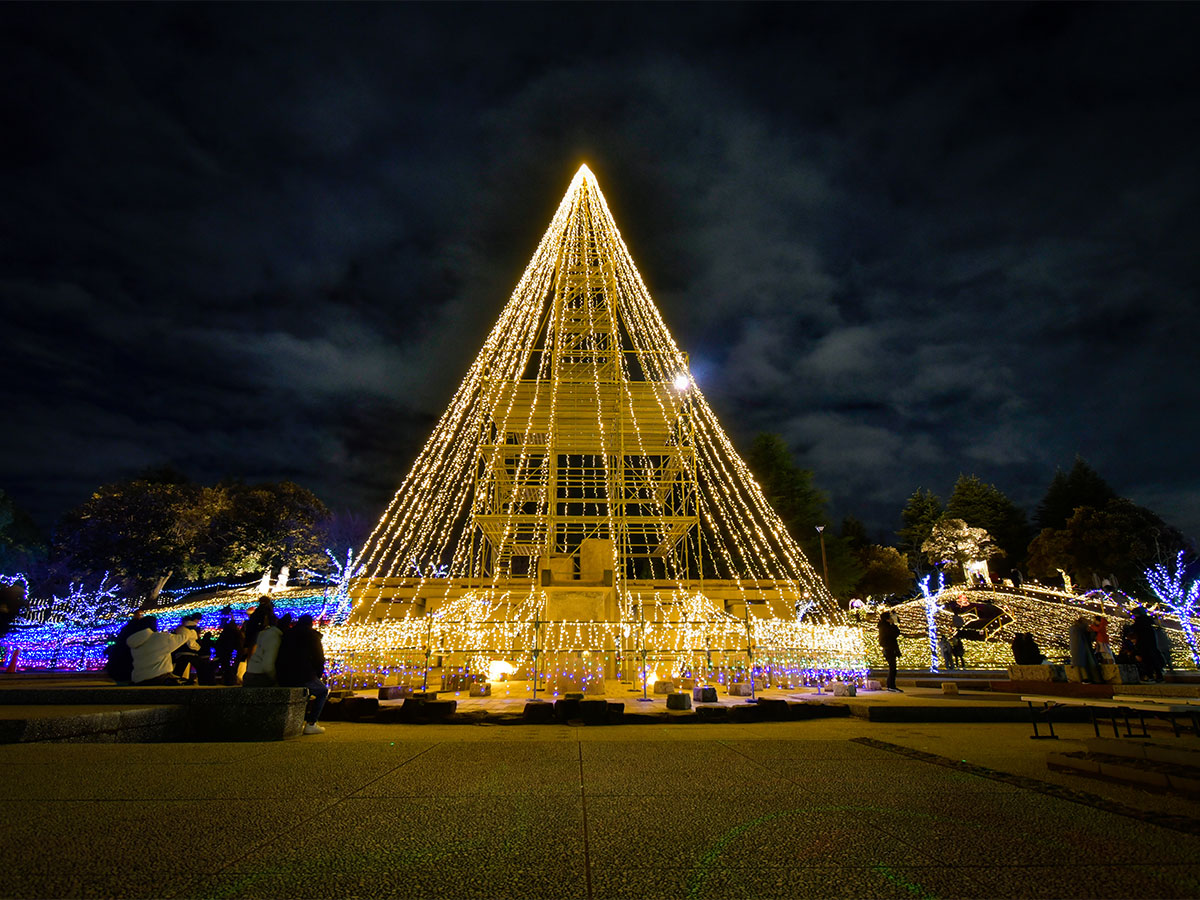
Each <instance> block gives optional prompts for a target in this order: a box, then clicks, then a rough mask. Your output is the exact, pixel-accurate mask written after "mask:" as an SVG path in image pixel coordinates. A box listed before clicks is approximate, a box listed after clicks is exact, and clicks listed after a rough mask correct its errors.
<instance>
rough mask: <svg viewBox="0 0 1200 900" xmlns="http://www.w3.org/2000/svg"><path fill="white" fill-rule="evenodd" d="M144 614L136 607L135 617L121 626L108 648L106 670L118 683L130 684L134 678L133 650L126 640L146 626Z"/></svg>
mask: <svg viewBox="0 0 1200 900" xmlns="http://www.w3.org/2000/svg"><path fill="white" fill-rule="evenodd" d="M142 615H143V613H142V611H141V610H140V609H135V610H134V611H133V618H131V619H130V620H129V621H128V622H126V623H125V624H124V625H122V626H121V630H120V631H118V632H117V635H116V637H115V638H113V642H112V646H111V647H109V648H108V662H107V663H105V665H104V671H106V672H107V673H108V676H109V678H111V679H112V680H113V681H115V682H116V683H117V684H129V682H131V681H132V680H133V651H132V650H130V649H129V644H127V643H126V641H127V640H128V638H129V636H130V635H131V634H133V633H134V632H136V631H141V630H142V629H143V628H145V627H146V623H145V622H144V621H143V620H142Z"/></svg>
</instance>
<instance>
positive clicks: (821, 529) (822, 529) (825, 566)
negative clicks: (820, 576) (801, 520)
mask: <svg viewBox="0 0 1200 900" xmlns="http://www.w3.org/2000/svg"><path fill="white" fill-rule="evenodd" d="M816 528H817V534H819V535H820V536H821V568H822V569H824V570H825V590H829V560H828V559H826V558H825V526H824V525H818V526H816Z"/></svg>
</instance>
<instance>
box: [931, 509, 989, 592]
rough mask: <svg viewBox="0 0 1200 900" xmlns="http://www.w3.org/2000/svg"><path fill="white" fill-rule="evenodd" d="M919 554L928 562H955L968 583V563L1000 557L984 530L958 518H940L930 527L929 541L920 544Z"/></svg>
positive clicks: (969, 571) (969, 574)
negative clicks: (931, 529) (922, 554)
mask: <svg viewBox="0 0 1200 900" xmlns="http://www.w3.org/2000/svg"><path fill="white" fill-rule="evenodd" d="M921 552H922V553H924V554H925V557H926V558H927V559H928V560H929V561H930V562H931V563H938V562H954V563H958V565H959V566H961V567H962V571H963V576H964V577H965V578H966V579H967V580H968V581H969V580H970V578H971V570H970V568H969V567H970V564H971V563H973V562H983V561H986V560H989V559H992V558H993V557H996V556H1002V555H1003V554H1004V551H1003V550H1001V549H1000V548H999V547H997V546H996V544H995V542H994V541H993V540H992V536H991V535H990V534H988V533H987V530H986V529H983V528H972V527H971V526H970V525H968V524H967V523H966V522H964V521H963V520H962V519H942V520H941V521H940V522H938V523H937V524H936V525H934V526H933V531H932V533H931V534H930V535H929V539H928V540H927V541H925V543H923V544H922V545H921Z"/></svg>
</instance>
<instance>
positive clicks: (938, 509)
mask: <svg viewBox="0 0 1200 900" xmlns="http://www.w3.org/2000/svg"><path fill="white" fill-rule="evenodd" d="M942 511H943V510H942V501H941V500H940V499H938V497H937V496H936V495H935V494H934V493H933V491H927V490H925V489H924V488H917V490H916V491H915V492H914V493H913V495H912V496H911V497H909V498H908V502H907V503H906V504H905V505H904V509H903V510H901V511H900V521H901V522H902V523H903V525H904V527H902V528H901V529H900V530H899V531H898V532H896V537H898V538H900V552H901V553H903V554H904V555H905V557H906V558H907V559H908V560H909V561H910V562H911V563H913V564H914V566H916V567H917V568H923V567H922V566H921V559H922V556H921V546H922V545H923V544H924V543H925V542H926V541H927V540H929V535H930V533H931V532H932V531H933V526H934V525H935V524H937V521H938V519H940V518H941V517H942Z"/></svg>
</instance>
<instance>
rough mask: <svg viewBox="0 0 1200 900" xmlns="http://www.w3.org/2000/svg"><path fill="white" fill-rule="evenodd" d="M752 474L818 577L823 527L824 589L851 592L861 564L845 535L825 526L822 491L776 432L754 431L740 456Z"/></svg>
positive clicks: (839, 593) (843, 594) (836, 593)
mask: <svg viewBox="0 0 1200 900" xmlns="http://www.w3.org/2000/svg"><path fill="white" fill-rule="evenodd" d="M746 462H747V464H749V466H750V469H751V471H753V472H754V477H755V478H756V479H757V480H758V483H759V486H760V487H762V489H763V493H764V494H765V495H766V497H767V502H768V503H770V504H771V506H772V508H773V509H774V510H775V512H777V513H778V514H779V517H780V518H781V519H783V524H784V525H786V526H787V529H788V533H790V534H791V536H792V537H793V538H794V539H795V541H796V543H798V544H799V545H800V549H801V550H803V551H804V555H805V556H806V557H808V562H809V564H810V565H811V566H812V567H813V570H814V571H815V572H816V573H817V575H818V576H821V575H823V574H824V572H823V566H822V563H821V535H820V534H818V532H817V526H818V525H820V526H822V527H823V528H824V529H825V532H824V537H825V557H826V559H827V560H828V561H829V590H830V592H831V593H832V594H833V595H834V596H835V597H847V596H849V595H850V594H851V593H852V592H853V591H854V586H855V585H856V584H857V583H858V579H859V578H861V577H862V573H863V567H862V563H861V562H860V561H859V559H858V557H857V555H856V554H854V553H853V552H851V550H850V548H849V547H848V546H847V543H846V541H845V540H843V539H842V538H841V537H840V536H839V535H836V534H834V533H833V530H832V529H830V528H829V524H830V522H829V516H828V514H827V513H826V512H825V502H826V499H825V495H824V494H822V493H821V492H820V491H819V490H817V489H816V487H814V486H813V483H812V479H813V473H812V472H811V471H809V470H808V469H801V468H800V467H799V466H797V465H796V462H795V460H793V459H792V454H791V451H790V450H788V447H787V444H786V443H784V440H783V438H782V437H780V436H779V435H777V434H760V435H759V436H758V437H756V438H755V439H754V443H753V444H752V445H751V447H750V453H749V454H747V456H746Z"/></svg>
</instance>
